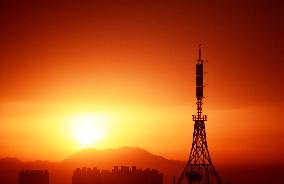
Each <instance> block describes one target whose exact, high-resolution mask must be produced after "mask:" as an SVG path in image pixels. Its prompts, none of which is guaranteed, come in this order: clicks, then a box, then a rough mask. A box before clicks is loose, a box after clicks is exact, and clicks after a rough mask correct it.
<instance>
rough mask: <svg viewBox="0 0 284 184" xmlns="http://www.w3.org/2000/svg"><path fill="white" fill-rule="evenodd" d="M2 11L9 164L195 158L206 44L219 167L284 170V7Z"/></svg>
mask: <svg viewBox="0 0 284 184" xmlns="http://www.w3.org/2000/svg"><path fill="white" fill-rule="evenodd" d="M3 2H5V3H3V4H1V5H0V7H1V11H0V14H1V16H0V19H1V23H2V25H1V34H0V38H1V39H0V50H1V54H0V140H1V141H0V148H1V149H0V157H17V158H19V159H22V160H24V161H29V160H38V159H39V160H50V161H61V160H63V159H65V158H66V157H67V156H69V155H71V154H72V153H74V152H76V151H78V150H81V149H82V148H85V147H93V148H96V149H109V148H119V147H121V146H134V147H141V148H143V149H146V150H148V151H149V152H151V153H154V154H157V155H161V156H164V157H166V158H168V159H175V160H186V159H187V158H188V154H189V151H190V146H191V143H192V132H193V123H194V122H193V121H192V115H193V114H195V113H196V104H195V103H196V97H195V63H196V59H197V54H198V53H197V51H198V45H199V44H202V46H201V47H202V50H203V53H202V58H203V59H204V60H206V61H207V60H208V62H206V63H205V64H204V72H205V73H206V74H205V75H204V83H205V84H208V85H206V87H205V88H204V96H205V97H206V98H205V99H204V107H203V108H204V114H206V115H208V121H207V122H206V131H207V134H206V135H207V138H208V139H207V141H208V146H209V149H210V156H212V159H213V160H214V162H216V163H240V162H241V163H248V162H253V163H259V162H260V161H261V162H268V163H279V162H281V163H282V162H283V163H284V157H283V155H284V147H283V140H284V123H283V120H282V114H283V107H284V100H283V94H284V85H283V81H284V79H283V73H284V72H283V68H284V66H283V64H284V61H283V58H284V57H283V53H284V51H283V43H284V37H283V35H284V34H283V30H284V28H283V27H284V26H283V25H284V24H283V8H282V7H283V5H282V6H280V5H279V6H277V3H278V2H276V1H275V2H274V3H271V2H270V1H267V2H264V1H258V2H257V3H255V2H254V1H244V2H242V1H174V0H173V1H162V0H157V1H134V0H132V1H130V0H122V1H112V0H110V1H96V0H94V1H70V2H69V1H68V2H65V1H64V2H63V1H46V2H45V1H35V2H33V3H31V2H26V1H19V2H18V3H13V2H10V1H9V2H8V1H7V2H6V1H3ZM279 2H281V1H279ZM279 4H280V3H279ZM278 7H279V8H278ZM207 72H208V74H207ZM38 148H40V149H38ZM267 148H269V149H267ZM268 155H269V157H268Z"/></svg>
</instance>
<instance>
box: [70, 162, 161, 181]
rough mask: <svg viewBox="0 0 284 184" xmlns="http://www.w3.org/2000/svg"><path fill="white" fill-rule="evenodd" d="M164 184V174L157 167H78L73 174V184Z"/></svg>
mask: <svg viewBox="0 0 284 184" xmlns="http://www.w3.org/2000/svg"><path fill="white" fill-rule="evenodd" d="M134 183H135V184H163V174H162V173H160V172H159V171H157V170H155V169H145V170H142V169H137V168H136V166H132V167H131V168H129V167H127V166H121V167H120V168H119V167H118V166H115V167H114V168H113V169H112V170H111V171H110V170H102V171H100V170H98V169H96V168H93V169H91V168H81V169H79V168H77V169H76V170H75V171H74V173H73V176H72V184H134Z"/></svg>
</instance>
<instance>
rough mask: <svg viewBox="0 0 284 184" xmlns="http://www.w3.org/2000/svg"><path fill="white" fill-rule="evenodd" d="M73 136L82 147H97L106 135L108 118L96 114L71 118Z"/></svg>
mask: <svg viewBox="0 0 284 184" xmlns="http://www.w3.org/2000/svg"><path fill="white" fill-rule="evenodd" d="M71 122H72V136H73V138H74V139H75V140H76V141H77V142H79V143H80V145H81V147H88V146H92V145H93V146H95V144H96V142H97V141H98V140H100V139H102V138H103V137H104V135H105V131H106V130H105V128H104V124H105V123H106V117H103V116H100V115H95V114H79V115H75V116H73V117H71Z"/></svg>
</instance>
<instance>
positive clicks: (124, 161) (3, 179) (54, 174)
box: [0, 147, 284, 184]
mask: <svg viewBox="0 0 284 184" xmlns="http://www.w3.org/2000/svg"><path fill="white" fill-rule="evenodd" d="M115 165H117V166H121V165H126V166H134V165H135V166H137V167H139V168H143V169H146V168H155V169H157V170H159V171H160V172H162V173H163V174H164V184H172V179H173V176H178V175H179V174H180V172H181V171H182V170H183V168H184V166H185V162H183V161H176V160H168V159H165V158H163V157H161V156H157V155H153V154H151V153H149V152H147V151H145V150H143V149H140V148H130V147H123V148H119V149H116V150H113V149H110V150H105V151H99V150H95V149H86V150H83V151H80V152H78V153H75V154H73V155H71V156H70V157H68V158H67V159H65V160H63V161H61V162H48V161H34V162H21V161H20V160H18V159H17V158H3V159H0V184H17V181H18V173H19V171H21V170H26V169H40V170H41V169H48V170H49V173H50V184H71V183H72V174H73V172H74V170H75V168H78V167H97V168H98V169H112V168H113V166H115ZM216 168H217V170H218V172H219V174H220V175H221V177H222V179H223V181H225V182H231V183H232V184H254V183H257V184H274V183H279V184H280V183H284V164H266V165H261V164H258V165H257V164H247V165H244V164H243V165H216Z"/></svg>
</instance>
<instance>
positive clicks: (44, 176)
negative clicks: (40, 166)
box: [18, 170, 49, 184]
mask: <svg viewBox="0 0 284 184" xmlns="http://www.w3.org/2000/svg"><path fill="white" fill-rule="evenodd" d="M18 184H49V173H48V170H25V171H21V172H20V173H19V178H18Z"/></svg>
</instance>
